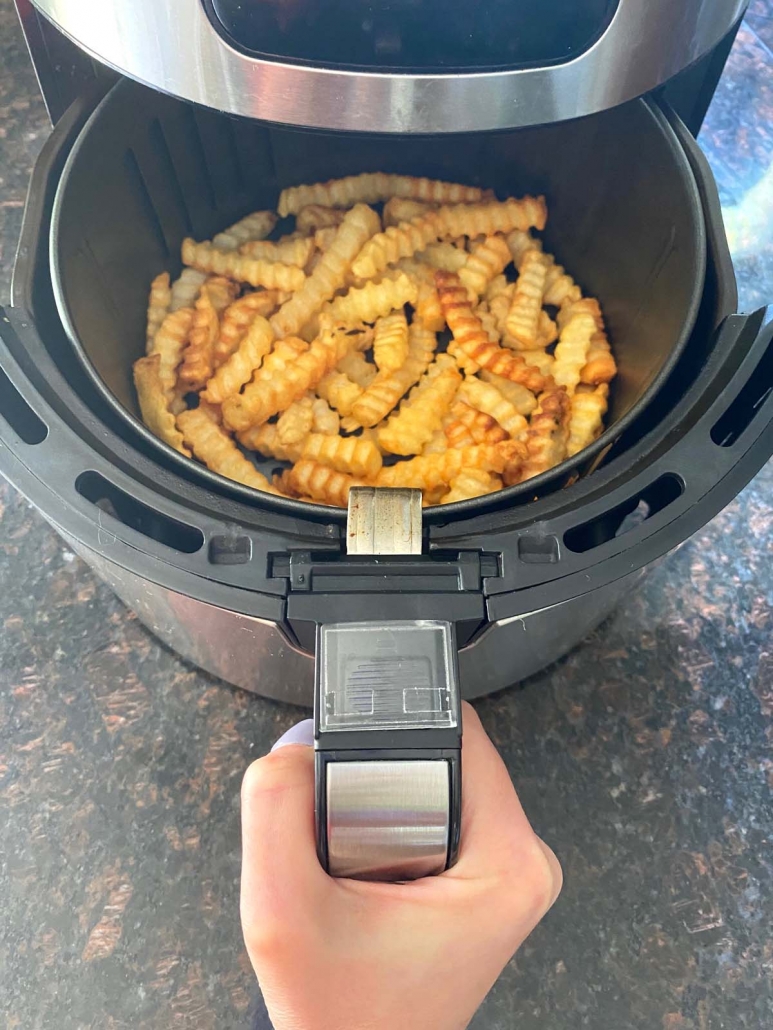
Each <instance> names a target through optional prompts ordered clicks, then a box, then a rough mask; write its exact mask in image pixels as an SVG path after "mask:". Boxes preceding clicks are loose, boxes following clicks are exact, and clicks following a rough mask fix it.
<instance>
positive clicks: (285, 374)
mask: <svg viewBox="0 0 773 1030" xmlns="http://www.w3.org/2000/svg"><path fill="white" fill-rule="evenodd" d="M351 345H352V344H351V337H349V336H347V335H346V330H345V329H343V328H341V327H338V326H335V327H330V326H327V327H326V328H324V329H323V331H322V332H321V333H320V335H319V336H318V337H317V339H316V340H315V341H314V342H313V343H312V344H311V346H310V347H309V348H308V350H306V351H304V352H303V353H301V354H300V355H299V356H298V357H297V358H296V359H295V361H293V362H292V363H291V364H288V365H287V366H286V367H285V368H284V370H283V371H282V373H281V374H280V375H268V376H261V375H259V374H258V375H256V376H255V377H254V378H253V380H252V382H251V383H248V384H247V386H246V387H245V388H244V391H243V393H241V394H239V395H238V396H236V397H229V398H228V399H227V400H226V401H225V402H224V403H223V419H224V421H225V423H226V425H227V426H229V428H231V429H234V430H236V431H237V432H241V431H243V430H245V429H248V428H249V427H250V426H253V425H259V424H260V423H261V422H265V421H266V419H269V418H271V416H272V415H275V414H276V413H277V412H278V411H282V410H283V409H284V408H286V407H287V406H288V405H289V404H292V402H293V401H294V400H296V399H297V398H298V397H301V396H303V394H304V393H306V391H307V390H309V389H312V388H313V387H315V386H316V385H317V384H318V383H319V381H320V380H321V379H322V377H323V376H324V375H325V374H326V373H327V372H329V371H330V370H331V368H333V367H334V366H335V365H337V364H338V362H339V361H340V360H341V359H342V358H343V356H344V355H345V354H346V352H347V351H348V350H349V349H350V347H351ZM278 349H279V348H278V347H276V348H275V350H274V353H276V351H277V350H278ZM267 360H268V359H267ZM265 364H266V362H264V366H265Z"/></svg>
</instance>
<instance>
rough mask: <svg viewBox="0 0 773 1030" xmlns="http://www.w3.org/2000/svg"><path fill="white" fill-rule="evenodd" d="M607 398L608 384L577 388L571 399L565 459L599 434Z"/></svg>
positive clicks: (576, 452) (584, 446)
mask: <svg viewBox="0 0 773 1030" xmlns="http://www.w3.org/2000/svg"><path fill="white" fill-rule="evenodd" d="M608 398H609V384H608V383H600V384H599V385H598V386H596V387H593V386H585V385H583V384H580V385H579V386H578V387H577V389H576V390H575V392H574V394H573V395H572V399H571V412H570V417H569V440H568V443H567V445H566V454H567V457H569V458H571V457H573V456H574V455H575V454H578V453H579V452H580V451H582V450H584V448H586V447H588V446H589V445H590V444H592V443H593V441H594V440H595V439H596V437H597V436H598V435H599V434H600V433H601V431H602V429H603V428H604V415H606V412H607V404H608Z"/></svg>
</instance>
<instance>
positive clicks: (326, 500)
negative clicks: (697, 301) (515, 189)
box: [134, 173, 617, 506]
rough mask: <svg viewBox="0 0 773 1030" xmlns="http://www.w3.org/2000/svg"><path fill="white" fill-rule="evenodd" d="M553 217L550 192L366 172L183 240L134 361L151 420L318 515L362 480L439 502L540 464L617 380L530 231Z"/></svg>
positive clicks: (481, 490)
mask: <svg viewBox="0 0 773 1030" xmlns="http://www.w3.org/2000/svg"><path fill="white" fill-rule="evenodd" d="M374 205H376V206H374ZM291 216H293V217H294V228H293V230H292V231H290V232H287V233H285V234H284V235H281V236H279V238H276V237H277V233H278V228H277V227H278V223H279V220H280V219H288V218H290V217H291ZM546 219H547V210H546V206H545V201H544V198H542V197H537V198H534V197H524V198H522V199H519V200H516V199H513V198H509V199H507V200H504V201H500V200H497V199H496V198H495V197H494V196H493V194H492V193H491V192H490V191H484V190H481V189H478V188H476V187H471V186H461V185H458V184H455V183H446V182H438V181H434V180H429V179H419V178H411V177H407V176H398V175H387V174H383V173H368V174H364V175H355V176H349V177H347V178H343V179H336V180H331V181H330V182H327V183H318V184H316V185H312V186H296V187H292V188H290V189H286V190H284V191H283V192H282V194H281V196H280V198H279V205H278V211H277V212H276V213H275V212H273V211H258V212H255V213H254V214H252V215H249V216H248V217H247V218H244V219H242V221H240V222H238V223H237V224H236V225H233V226H231V228H229V229H226V230H225V231H224V232H222V233H220V234H219V235H218V236H216V237H215V238H214V240H212V241H211V242H203V243H197V242H195V241H193V240H185V241H184V243H183V247H182V260H183V265H184V266H185V267H184V269H183V272H182V275H181V276H180V278H179V279H178V280H177V281H176V282H175V283H174V284H172V283H171V282H170V277H169V275H168V274H167V273H164V274H162V275H159V276H158V277H157V278H156V279H155V280H154V282H153V284H152V288H151V293H150V302H149V306H148V328H147V347H146V356H145V357H142V358H140V359H139V360H138V361H137V362H136V363H135V365H134V380H135V384H136V388H137V395H138V399H139V403H140V408H141V411H142V417H143V419H144V421H145V423H146V425H147V426H148V427H149V428H150V429H151V430H152V431H153V432H154V433H155V434H156V435H157V436H159V437H160V438H161V439H162V440H164V441H165V442H166V443H167V444H169V445H170V446H171V447H174V448H175V449H176V450H178V451H180V452H181V453H182V454H184V455H186V456H188V457H191V456H195V457H196V458H198V460H199V461H201V462H203V463H204V464H205V465H206V466H207V467H208V468H210V469H212V470H213V471H215V472H219V473H220V474H222V475H224V476H227V477H229V478H231V479H234V480H236V481H237V482H239V483H243V484H245V485H246V486H251V487H254V488H256V489H258V490H263V491H267V492H269V493H274V494H282V495H284V496H287V497H293V498H299V499H301V500H304V501H312V502H314V503H322V504H330V505H339V506H345V505H346V503H347V498H348V493H349V489H350V487H352V486H355V485H362V484H366V485H367V484H370V485H375V486H395V487H397V486H403V487H414V488H418V489H420V490H422V491H423V495H424V503H425V504H449V503H451V502H453V501H462V500H467V499H469V498H473V497H479V496H482V495H484V494H489V493H492V492H494V491H496V490H501V489H502V488H503V487H506V486H512V485H514V484H516V483H521V482H523V481H524V480H527V479H529V478H531V477H532V476H536V475H539V474H540V473H541V472H545V471H547V470H548V469H550V468H552V467H553V466H555V465H557V464H558V463H559V462H561V461H563V460H564V459H565V458H567V457H570V456H572V455H574V454H576V453H577V452H578V451H581V450H582V449H583V448H584V447H587V446H588V445H589V444H590V443H591V442H592V441H593V440H594V439H595V438H596V437H597V436H598V435H599V433H600V432H601V431H602V427H603V420H604V415H605V414H606V410H607V399H608V394H609V383H610V381H611V380H612V379H613V378H614V376H615V374H616V371H617V368H616V365H615V360H614V357H613V355H612V352H611V349H610V345H609V341H608V339H607V336H606V333H605V330H604V320H603V317H602V313H601V309H600V307H599V304H598V302H597V301H596V300H594V299H592V298H590V297H583V296H582V293H581V291H580V288H579V286H578V285H577V284H576V283H575V281H574V280H573V279H572V277H571V276H570V275H569V274H568V273H567V272H566V271H565V269H564V268H562V267H561V265H559V264H558V263H557V261H556V260H555V258H553V257H552V256H551V255H550V254H546V253H545V252H544V250H543V247H542V243H541V241H540V239H539V237H538V236H535V235H534V232H533V231H534V230H536V231H540V230H542V229H544V227H545V222H546ZM284 225H285V223H284V222H283V223H282V227H284ZM254 452H258V454H260V455H261V456H263V457H264V458H271V459H274V460H275V461H276V463H277V465H278V466H280V467H281V468H282V469H283V471H281V473H280V472H279V471H277V472H276V473H275V474H274V475H273V479H272V480H271V481H269V479H268V478H267V477H266V476H264V475H263V474H262V473H261V472H260V471H258V469H257V468H256V465H255V464H254V462H253V461H252V460H250V454H251V453H254Z"/></svg>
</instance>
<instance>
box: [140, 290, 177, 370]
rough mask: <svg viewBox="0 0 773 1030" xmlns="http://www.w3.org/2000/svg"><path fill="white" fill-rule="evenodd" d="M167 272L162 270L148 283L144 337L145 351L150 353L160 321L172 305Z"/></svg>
mask: <svg viewBox="0 0 773 1030" xmlns="http://www.w3.org/2000/svg"><path fill="white" fill-rule="evenodd" d="M169 282H170V280H169V273H168V272H162V273H161V275H157V276H156V278H155V279H154V280H153V282H152V283H151V284H150V297H149V298H148V328H147V333H146V339H145V353H146V354H150V352H151V350H152V348H153V340H154V339H155V338H156V333H157V332H158V330H159V329H160V328H161V323H162V322H163V321H164V319H165V318H166V316H167V315H168V314H169V311H170V309H171V307H172V289H171V286H170V285H169Z"/></svg>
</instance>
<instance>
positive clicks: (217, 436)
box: [177, 408, 276, 494]
mask: <svg viewBox="0 0 773 1030" xmlns="http://www.w3.org/2000/svg"><path fill="white" fill-rule="evenodd" d="M177 425H178V427H179V429H180V431H181V432H182V434H183V437H184V438H185V442H186V443H187V444H188V446H189V447H190V448H191V450H192V451H193V453H194V454H195V455H196V457H197V458H198V459H199V461H203V462H204V464H205V465H206V466H207V468H208V469H211V470H212V471H213V472H219V473H220V475H221V476H226V477H227V478H228V479H233V480H234V481H235V482H237V483H242V484H243V485H244V486H251V487H254V488H255V489H256V490H263V491H264V492H266V493H272V494H273V493H276V490H274V488H273V486H272V485H271V484H270V483H269V481H268V480H267V479H266V477H265V476H264V475H262V473H260V472H258V470H257V469H256V468H255V467H254V465H252V463H251V462H249V461H248V460H247V458H245V457H244V455H243V454H242V452H241V451H240V450H239V448H238V447H237V446H236V444H235V443H234V442H233V440H232V439H231V437H230V435H229V434H228V433H226V432H225V430H224V429H222V428H221V427H220V426H219V425H218V424H217V423H216V422H213V421H212V419H211V418H210V417H209V414H208V413H207V412H206V411H204V410H202V409H201V408H194V409H193V410H192V411H183V412H182V414H180V415H178V416H177Z"/></svg>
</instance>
